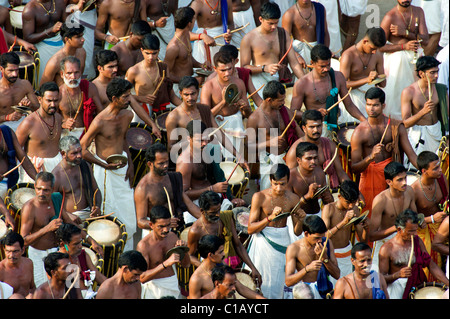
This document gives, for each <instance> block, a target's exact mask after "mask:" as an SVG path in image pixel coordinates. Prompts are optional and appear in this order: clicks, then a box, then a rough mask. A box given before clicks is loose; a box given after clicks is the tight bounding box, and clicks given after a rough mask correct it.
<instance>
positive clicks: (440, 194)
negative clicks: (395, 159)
mask: <svg viewBox="0 0 450 319" xmlns="http://www.w3.org/2000/svg"><path fill="white" fill-rule="evenodd" d="M417 165H418V169H419V173H420V177H419V178H418V179H417V180H416V181H415V182H414V183H413V184H412V185H411V187H412V188H413V190H414V198H415V203H416V207H417V213H419V214H423V215H424V216H425V223H424V225H421V226H422V227H423V228H420V229H418V231H417V233H418V235H419V237H420V238H421V239H422V241H423V242H424V244H425V246H426V248H427V252H428V253H429V254H430V255H431V258H432V260H433V261H434V262H435V263H436V264H437V265H438V266H439V267H440V266H441V265H442V263H443V261H442V258H441V255H440V254H439V253H437V252H435V251H433V250H432V249H431V242H432V239H433V237H434V236H435V234H436V233H437V231H438V229H439V226H440V225H441V223H442V221H443V220H444V219H445V217H446V216H447V215H446V212H444V211H443V208H444V206H445V201H446V200H448V193H449V186H448V179H447V178H445V176H444V175H443V174H442V169H441V166H440V165H441V164H440V160H439V157H438V156H437V155H436V154H435V153H434V152H430V151H423V152H422V153H420V154H419V155H418V156H417ZM429 279H433V278H431V277H430V278H429Z"/></svg>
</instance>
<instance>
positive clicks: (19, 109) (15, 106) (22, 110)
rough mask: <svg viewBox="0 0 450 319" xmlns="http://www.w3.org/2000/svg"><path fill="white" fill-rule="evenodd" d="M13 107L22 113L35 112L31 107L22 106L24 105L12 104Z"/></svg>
mask: <svg viewBox="0 0 450 319" xmlns="http://www.w3.org/2000/svg"><path fill="white" fill-rule="evenodd" d="M11 108H12V109H13V110H14V111H17V112H19V113H22V114H31V112H33V111H32V110H31V109H30V108H29V107H26V106H22V105H13V106H11Z"/></svg>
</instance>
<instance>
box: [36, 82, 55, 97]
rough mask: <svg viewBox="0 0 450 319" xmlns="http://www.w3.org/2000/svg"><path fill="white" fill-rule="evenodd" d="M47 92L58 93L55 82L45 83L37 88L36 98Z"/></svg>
mask: <svg viewBox="0 0 450 319" xmlns="http://www.w3.org/2000/svg"><path fill="white" fill-rule="evenodd" d="M47 91H49V92H58V93H59V87H58V84H56V83H55V82H52V81H50V82H45V83H44V84H42V85H41V87H40V88H39V92H38V96H40V97H43V96H44V94H45V92H47Z"/></svg>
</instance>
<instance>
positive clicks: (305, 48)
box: [292, 39, 317, 64]
mask: <svg viewBox="0 0 450 319" xmlns="http://www.w3.org/2000/svg"><path fill="white" fill-rule="evenodd" d="M316 44H317V41H313V42H307V41H300V40H297V39H295V40H294V41H293V42H292V48H293V49H294V50H295V52H297V53H298V54H300V55H301V56H302V58H303V60H305V62H306V64H310V63H311V49H312V48H313V47H314V46H315V45H316Z"/></svg>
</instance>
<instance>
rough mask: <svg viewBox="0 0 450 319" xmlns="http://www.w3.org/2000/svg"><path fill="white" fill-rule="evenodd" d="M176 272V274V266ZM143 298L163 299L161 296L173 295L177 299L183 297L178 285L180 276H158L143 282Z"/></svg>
mask: <svg viewBox="0 0 450 319" xmlns="http://www.w3.org/2000/svg"><path fill="white" fill-rule="evenodd" d="M173 268H174V272H175V274H176V270H175V267H173ZM141 286H142V292H141V298H142V299H161V297H166V296H173V297H175V298H176V299H180V298H181V293H180V288H179V286H178V278H177V276H176V275H172V276H170V277H165V278H158V279H153V280H150V281H147V282H146V283H143V284H141Z"/></svg>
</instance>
